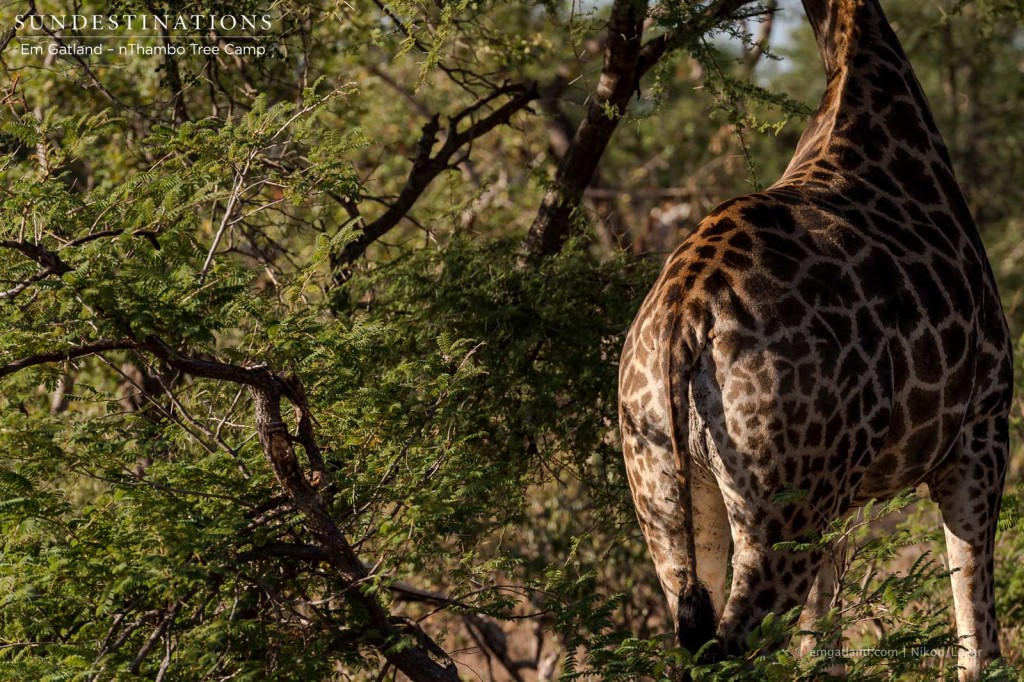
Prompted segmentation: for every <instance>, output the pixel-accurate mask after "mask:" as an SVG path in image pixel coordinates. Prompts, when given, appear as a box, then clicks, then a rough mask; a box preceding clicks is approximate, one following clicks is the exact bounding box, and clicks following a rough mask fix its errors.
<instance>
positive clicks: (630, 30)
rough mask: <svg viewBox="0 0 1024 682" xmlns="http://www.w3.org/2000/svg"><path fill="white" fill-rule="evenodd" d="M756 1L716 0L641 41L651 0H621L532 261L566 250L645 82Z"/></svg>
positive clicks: (533, 239) (532, 245)
mask: <svg viewBox="0 0 1024 682" xmlns="http://www.w3.org/2000/svg"><path fill="white" fill-rule="evenodd" d="M750 2H752V0H715V1H714V2H712V3H710V4H709V5H708V6H707V7H706V8H705V10H704V11H703V12H701V13H700V14H699V16H698V17H697V18H695V19H694V20H693V21H691V22H689V23H687V24H686V25H684V26H682V27H680V28H679V29H678V30H675V31H668V32H666V33H663V34H661V35H659V36H657V37H655V38H653V39H651V40H650V41H648V42H647V43H641V40H642V36H643V29H644V22H645V19H646V9H647V3H646V2H637V0H615V2H614V3H613V4H612V8H611V17H610V19H609V22H608V39H607V43H606V46H605V56H604V67H603V68H602V71H601V79H600V81H599V82H598V87H597V90H596V91H595V92H594V95H593V96H592V97H591V99H590V104H589V106H588V107H587V115H586V117H585V118H584V119H583V121H582V122H581V123H580V125H579V127H578V128H577V129H576V134H575V135H574V136H573V139H572V142H571V143H570V145H569V148H568V149H567V150H566V152H565V154H564V156H562V158H561V160H560V162H559V164H558V168H557V170H556V171H555V177H554V179H553V180H552V182H551V185H550V187H549V188H548V190H547V192H546V193H545V195H544V199H543V200H542V202H541V205H540V208H539V209H538V211H537V215H536V217H535V218H534V221H533V224H532V225H531V226H530V231H529V233H528V234H527V237H526V240H525V242H524V243H523V250H522V251H523V255H524V256H525V257H527V258H532V257H537V256H544V255H549V254H552V253H555V252H557V251H558V250H559V249H561V247H562V244H563V243H564V242H565V239H566V238H567V237H568V235H569V231H570V228H571V217H572V213H573V211H575V210H576V208H577V207H578V206H579V205H580V199H581V198H582V197H583V192H584V191H585V190H586V188H587V186H588V185H589V184H590V182H591V179H592V178H593V177H594V172H595V171H596V169H597V165H598V163H599V162H600V160H601V157H602V156H603V155H604V151H605V149H606V148H607V147H608V143H609V141H610V140H611V137H612V135H613V134H614V132H615V130H616V128H618V125H619V122H620V121H621V120H622V116H623V114H624V113H625V111H626V106H627V105H628V104H629V99H630V97H632V95H633V93H634V92H637V90H638V89H639V85H640V80H641V78H643V76H644V75H645V74H646V73H647V72H648V71H650V69H651V67H653V66H654V65H655V64H657V63H658V61H659V60H660V59H661V58H662V57H663V56H664V55H665V54H667V53H668V52H670V51H672V50H674V49H677V48H679V47H682V46H683V45H684V44H685V43H686V41H687V40H689V39H690V38H691V37H692V36H694V35H702V34H703V33H705V32H706V31H708V30H710V29H711V28H713V27H714V26H715V25H717V24H719V23H721V22H722V21H724V20H726V19H732V18H735V16H734V15H735V12H736V10H738V9H739V8H740V7H742V6H743V5H745V4H748V3H750Z"/></svg>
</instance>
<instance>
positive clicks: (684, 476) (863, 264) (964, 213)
mask: <svg viewBox="0 0 1024 682" xmlns="http://www.w3.org/2000/svg"><path fill="white" fill-rule="evenodd" d="M804 4H805V8H806V10H807V13H808V17H809V19H810V20H811V22H812V26H813V27H814V28H815V33H816V37H817V38H818V43H819V48H820V50H821V53H822V56H823V59H824V62H825V66H826V70H827V72H828V75H829V84H828V87H827V88H826V92H825V94H824V96H823V99H822V103H821V106H820V107H819V110H818V112H817V113H816V114H815V116H814V117H813V118H812V120H811V122H810V124H809V126H808V129H807V130H806V131H805V133H804V135H803V137H802V138H801V142H800V144H799V146H798V148H797V151H796V153H795V155H794V157H793V160H792V162H791V163H790V166H789V168H788V169H787V171H786V173H785V174H784V175H783V177H782V178H781V179H780V180H779V181H778V182H776V183H775V184H774V185H773V186H772V187H771V188H769V189H768V190H766V191H764V192H761V193H758V194H752V195H749V196H745V197H740V198H737V199H733V200H730V201H728V202H726V203H724V204H722V205H720V206H719V207H718V208H716V209H715V210H714V211H713V212H712V213H711V215H709V216H708V217H707V218H706V219H705V220H704V221H703V222H702V223H701V225H700V227H699V228H698V229H697V231H696V232H695V233H694V234H692V235H691V236H690V237H688V238H687V239H686V240H685V241H684V242H683V244H682V245H681V246H680V247H679V248H678V249H677V250H676V251H675V252H674V253H673V254H672V256H671V257H670V258H669V259H668V261H667V263H666V265H665V268H664V270H663V272H662V274H661V277H660V278H659V280H658V282H657V283H656V284H655V286H654V287H653V289H652V290H651V292H650V294H649V295H648V297H647V299H646V301H645V302H644V304H643V306H642V307H641V309H640V312H639V313H638V315H637V318H636V320H635V322H634V324H633V327H632V328H631V330H630V333H629V335H628V337H627V340H626V344H625V347H624V349H623V354H622V362H621V367H620V378H619V392H620V398H619V399H620V422H621V430H622V440H623V450H624V455H625V458H626V469H627V474H628V476H629V482H630V487H631V489H632V492H633V498H634V502H635V505H636V508H637V513H638V516H639V519H640V522H641V527H642V529H643V531H644V534H645V536H646V539H647V542H648V546H649V549H650V551H651V554H652V556H653V559H654V561H655V565H656V568H657V570H658V575H659V578H660V580H661V583H662V587H663V588H664V591H665V593H666V595H667V597H668V598H669V601H670V603H671V604H673V606H674V609H673V610H674V611H675V618H676V628H677V632H678V634H679V637H680V641H681V643H682V644H683V645H684V646H687V647H688V648H696V647H699V645H700V644H702V643H703V642H704V641H707V640H708V639H710V638H711V637H713V636H716V637H717V638H718V639H719V641H720V642H721V644H722V646H724V647H725V648H726V649H727V650H738V649H741V648H742V645H743V643H744V642H745V641H746V637H747V635H748V634H749V633H750V632H751V631H752V630H753V629H754V628H755V627H756V626H757V625H758V624H760V622H761V620H762V618H763V617H764V616H765V615H766V614H768V613H769V612H775V613H782V612H784V611H786V610H789V609H791V608H793V607H795V606H799V605H801V604H804V603H805V601H806V600H807V597H808V594H809V593H811V591H812V586H814V585H815V581H816V580H819V574H823V571H824V566H823V561H822V556H821V554H820V553H818V552H814V551H808V552H794V551H789V550H786V551H780V550H775V549H774V548H773V545H775V544H776V543H779V542H782V541H786V540H801V539H805V537H806V536H805V533H806V532H807V531H808V530H812V531H818V532H821V531H823V530H825V529H826V528H827V526H828V524H829V522H830V521H831V520H833V519H835V518H837V517H839V516H841V515H842V514H844V513H846V512H847V511H849V510H850V509H851V508H853V507H855V506H857V505H860V504H863V503H865V502H866V501H868V500H870V499H873V498H881V499H884V498H888V497H891V496H893V495H895V494H897V493H899V492H901V491H903V490H906V489H907V488H909V487H912V486H916V485H918V484H920V483H927V484H928V486H929V489H930V491H931V494H932V496H933V498H935V499H936V500H937V501H938V502H939V505H940V508H941V510H942V513H943V521H944V524H945V529H946V539H947V550H948V553H949V555H950V565H951V567H952V568H956V569H959V570H958V571H957V572H955V573H954V576H953V593H954V605H955V613H956V619H957V627H958V635H959V636H960V639H961V645H962V646H963V647H964V650H963V651H962V652H961V655H960V659H959V663H960V665H961V666H963V670H962V671H961V676H962V677H963V678H964V679H969V678H972V677H974V676H976V675H977V674H978V672H979V671H980V669H981V667H982V665H983V664H984V663H985V662H987V661H988V660H991V659H992V658H995V657H998V655H999V645H998V638H997V627H996V620H995V605H994V595H993V591H992V551H993V542H994V534H995V523H996V518H997V516H998V509H999V501H1000V497H1001V492H1002V485H1003V478H1004V474H1005V469H1006V457H1007V439H1008V421H1007V414H1008V411H1009V403H1010V398H1011V390H1012V370H1011V358H1010V340H1009V332H1008V329H1007V325H1006V320H1005V317H1004V316H1003V313H1002V309H1001V307H1000V303H999V297H998V293H997V291H996V287H995V282H994V279H993V276H992V272H991V268H990V267H989V265H988V260H987V258H986V256H985V253H984V250H983V248H982V246H981V241H980V239H979V237H978V233H977V229H976V227H975V225H974V222H973V220H972V218H971V216H970V213H969V211H968V209H967V207H966V203H965V201H964V199H963V196H962V194H961V192H960V190H959V188H958V186H957V184H956V180H955V177H954V175H953V171H952V167H951V164H950V161H949V157H948V154H947V152H946V148H945V146H944V143H943V142H942V139H941V136H940V135H939V133H938V131H937V129H936V127H935V124H934V122H933V120H932V117H931V114H930V112H929V110H928V106H927V102H926V101H925V99H924V96H923V94H922V92H921V89H920V86H919V85H918V83H917V80H916V78H915V77H914V75H913V71H912V70H911V68H910V65H909V62H908V61H907V59H906V57H905V55H904V54H903V51H902V49H901V48H900V46H899V42H898V41H897V39H896V36H895V35H894V34H893V32H892V30H891V29H890V27H889V25H888V23H887V22H886V20H885V17H884V15H883V14H882V12H881V9H880V8H879V6H878V5H877V2H876V0H831V1H829V0H805V3H804ZM792 491H801V493H800V494H796V495H788V496H784V498H783V501H780V494H782V493H786V492H792ZM730 541H731V542H732V544H733V546H734V550H733V580H732V586H731V590H730V593H729V599H728V601H726V600H725V579H726V568H727V565H726V564H727V555H728V549H729V545H730ZM824 579H825V577H824V576H823V577H822V578H821V580H824ZM818 586H819V587H820V586H821V582H819V583H818ZM812 601H815V600H813V599H812ZM817 601H819V602H820V599H819V600H817ZM712 607H713V612H712V611H711V608H712ZM819 608H820V604H819ZM716 615H717V616H718V617H717V618H716Z"/></svg>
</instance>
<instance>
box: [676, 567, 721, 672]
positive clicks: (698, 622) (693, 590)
mask: <svg viewBox="0 0 1024 682" xmlns="http://www.w3.org/2000/svg"><path fill="white" fill-rule="evenodd" d="M677 613H678V616H679V618H678V622H679V630H678V635H679V645H680V646H681V647H683V648H684V649H686V650H688V651H690V652H692V653H696V652H697V650H698V649H700V648H701V647H702V646H704V644H706V643H707V642H708V640H710V639H712V638H713V637H714V636H715V627H716V626H717V618H716V616H715V606H714V604H712V603H711V594H710V593H709V592H708V588H706V587H705V586H704V585H703V584H702V583H699V582H695V583H694V584H693V585H691V586H688V587H685V588H683V592H682V594H680V595H679V610H678V612H677ZM708 654H711V656H714V652H707V653H706V654H705V656H704V657H703V658H708V657H709V656H708Z"/></svg>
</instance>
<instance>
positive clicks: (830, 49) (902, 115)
mask: <svg viewBox="0 0 1024 682" xmlns="http://www.w3.org/2000/svg"><path fill="white" fill-rule="evenodd" d="M803 4H804V9H805V11H806V13H807V17H808V20H809V21H810V22H811V27H812V29H813V30H814V35H815V39H816V41H817V44H818V51H819V53H820V54H821V58H822V61H823V62H824V65H825V71H826V74H827V76H828V85H827V87H826V88H825V93H824V95H823V96H822V99H821V103H820V104H819V106H818V110H817V112H816V113H815V114H814V116H813V117H812V118H811V121H810V123H809V124H808V127H807V130H806V131H805V132H804V134H803V136H802V137H801V138H800V143H799V144H798V146H797V150H796V152H795V153H794V155H793V159H792V161H790V165H789V168H787V171H786V173H785V175H784V176H783V178H782V181H785V180H787V179H792V178H793V177H794V176H799V175H800V173H801V171H805V170H810V169H811V167H813V166H815V165H818V164H820V162H821V161H825V162H826V163H827V165H828V166H830V167H835V169H837V170H838V172H839V174H840V175H845V176H851V175H855V174H858V173H859V172H861V171H862V170H863V169H864V167H865V162H866V161H869V160H870V161H874V162H876V163H877V162H882V163H886V161H887V160H891V159H892V158H893V156H894V154H897V153H899V151H900V149H899V148H900V147H902V148H904V150H905V151H906V152H907V153H911V154H913V155H914V156H915V157H917V158H918V159H921V160H923V161H926V162H927V163H928V164H929V165H931V163H932V162H937V163H938V164H939V165H941V166H942V167H943V168H945V169H946V170H948V171H949V172H950V173H952V165H951V163H950V161H949V154H948V152H947V151H946V145H945V143H944V142H943V140H942V136H941V135H940V133H939V131H938V128H937V127H936V125H935V121H934V119H933V118H932V114H931V111H930V109H929V107H928V102H927V100H926V99H925V96H924V92H923V91H922V89H921V86H920V84H919V83H918V81H917V77H916V76H915V75H914V71H913V69H912V68H911V66H910V61H909V60H908V59H907V56H906V54H905V53H904V52H903V48H902V47H901V46H900V43H899V40H898V39H897V38H896V34H895V33H894V32H893V30H892V28H891V27H890V26H889V22H888V21H887V20H886V18H885V15H884V14H883V13H882V8H881V7H880V6H879V4H878V1H877V0H803ZM851 149H852V150H856V151H857V152H858V153H856V154H853V153H850V150H851ZM780 182H781V181H780Z"/></svg>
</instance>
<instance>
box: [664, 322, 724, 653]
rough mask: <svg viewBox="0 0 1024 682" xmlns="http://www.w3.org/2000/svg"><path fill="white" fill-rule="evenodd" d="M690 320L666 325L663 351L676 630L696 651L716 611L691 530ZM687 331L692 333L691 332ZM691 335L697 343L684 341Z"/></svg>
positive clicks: (696, 347)
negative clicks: (676, 539) (678, 561)
mask: <svg viewBox="0 0 1024 682" xmlns="http://www.w3.org/2000/svg"><path fill="white" fill-rule="evenodd" d="M690 325H691V323H690V322H689V321H687V320H686V319H685V318H684V319H678V318H677V319H676V320H675V321H674V322H672V323H671V331H670V332H669V334H668V335H667V336H668V338H669V343H668V347H667V348H666V349H665V354H666V355H665V364H664V365H663V366H664V367H666V368H667V370H668V372H667V381H666V382H665V384H666V386H667V390H668V403H669V406H670V409H669V425H670V433H671V437H672V452H673V455H674V457H675V468H676V481H677V483H678V487H679V507H680V509H679V513H680V517H679V518H680V520H681V521H682V531H683V532H682V535H683V537H681V538H680V541H681V542H683V543H684V545H683V549H684V550H685V552H684V554H685V565H684V566H683V567H682V570H681V573H682V575H681V576H680V577H681V578H682V585H681V589H680V591H679V603H678V604H677V605H676V634H677V636H678V638H679V644H680V646H682V647H683V648H684V649H687V650H688V651H690V652H693V653H696V652H697V650H698V649H700V648H701V647H702V646H704V644H706V643H707V642H708V641H709V640H711V639H712V638H713V637H714V636H715V629H716V626H717V620H718V618H717V615H716V614H715V607H714V603H713V602H712V601H711V593H710V592H709V591H708V588H707V586H706V585H705V584H704V583H702V582H701V581H700V579H699V578H698V576H697V550H696V543H695V541H694V528H693V516H694V514H693V494H692V489H691V484H690V482H691V480H692V479H691V464H690V461H691V456H690V374H691V372H692V369H693V366H694V364H695V363H696V361H697V358H698V357H699V356H700V351H701V350H703V346H704V343H705V342H706V339H707V336H706V333H702V332H699V331H698V330H695V329H693V328H692V327H691V326H690ZM686 331H691V332H697V333H695V334H693V335H692V336H690V335H688V334H685V332H686ZM686 336H690V338H691V339H693V340H695V341H696V343H692V344H690V343H687V342H686V338H685V337H686Z"/></svg>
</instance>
